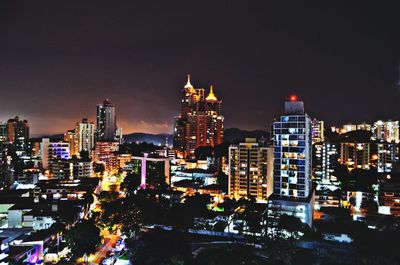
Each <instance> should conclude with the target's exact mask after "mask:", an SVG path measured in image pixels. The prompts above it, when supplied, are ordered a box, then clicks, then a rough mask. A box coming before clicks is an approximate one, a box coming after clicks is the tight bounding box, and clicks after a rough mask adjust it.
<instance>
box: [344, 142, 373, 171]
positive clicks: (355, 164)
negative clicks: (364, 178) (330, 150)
mask: <svg viewBox="0 0 400 265" xmlns="http://www.w3.org/2000/svg"><path fill="white" fill-rule="evenodd" d="M370 151H371V143H359V142H343V143H340V157H339V162H340V163H341V164H343V165H346V166H347V169H348V170H353V169H369V168H370Z"/></svg>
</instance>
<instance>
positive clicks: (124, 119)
mask: <svg viewBox="0 0 400 265" xmlns="http://www.w3.org/2000/svg"><path fill="white" fill-rule="evenodd" d="M89 10H90V11H89ZM395 10H397V8H396V5H387V6H375V5H373V4H370V3H368V2H366V3H365V2H363V5H362V6H358V5H357V4H349V3H347V4H346V6H341V5H339V4H335V5H332V6H330V7H329V8H327V7H324V6H318V5H315V6H313V8H309V7H306V6H303V5H301V4H296V3H292V4H290V5H284V4H271V3H261V2H258V3H245V4H242V5H238V4H234V3H228V2H219V3H214V4H213V5H206V4H205V5H202V4H198V5H195V4H192V5H188V4H181V5H179V4H178V5H176V6H171V5H169V4H166V3H163V4H160V5H154V6H153V5H148V4H141V5H139V4H133V3H131V4H122V3H120V4H118V5H113V6H112V7H109V6H108V4H107V3H106V2H102V1H99V2H96V5H92V4H90V3H86V4H84V3H83V4H82V3H80V4H79V6H78V5H76V6H75V5H73V4H71V3H66V2H58V3H52V2H47V1H44V2H42V3H35V4H33V3H28V2H25V3H24V2H20V3H1V11H0V12H1V22H2V23H1V26H0V33H1V34H2V35H3V36H4V37H3V41H2V43H1V44H0V55H1V56H2V61H1V63H0V88H1V89H2V91H3V98H7V99H8V100H7V101H5V100H3V101H2V104H1V108H0V113H1V115H0V119H1V120H2V121H6V120H7V119H8V118H10V117H14V116H16V115H18V116H19V117H21V118H23V119H27V120H29V122H30V124H31V131H32V135H43V134H54V133H62V132H64V131H65V130H67V129H71V128H72V127H73V125H74V124H75V123H76V122H77V121H79V120H81V119H82V118H84V117H87V118H89V120H90V121H94V120H95V106H96V105H97V104H98V103H99V102H102V101H103V100H104V99H105V98H109V99H110V101H111V102H113V103H114V104H115V106H116V108H117V117H118V121H119V126H120V127H122V128H123V129H124V133H130V132H149V133H172V127H173V117H174V116H176V115H177V114H178V112H179V110H178V109H177V108H176V104H177V103H178V102H179V97H180V90H181V88H182V87H183V86H184V84H185V81H186V80H185V76H186V74H187V73H190V74H192V79H193V85H194V86H195V87H203V88H205V89H207V88H208V87H209V86H210V85H214V90H215V93H216V94H217V95H218V96H219V97H221V98H223V99H224V116H225V118H226V126H225V127H226V128H232V127H238V128H242V129H249V130H252V129H264V130H269V126H270V125H271V124H272V122H273V118H274V117H276V116H277V115H278V114H279V113H280V112H281V111H282V108H281V106H280V102H281V101H282V100H283V99H284V98H285V97H286V96H287V95H289V94H292V93H295V94H297V95H299V98H300V99H301V100H303V101H305V102H306V104H307V109H308V110H309V114H310V116H311V117H315V118H317V119H321V120H325V121H326V122H327V125H329V124H334V125H339V124H341V123H345V122H348V121H352V122H362V121H366V122H372V121H374V120H378V119H384V120H386V119H390V118H391V119H396V118H397V119H398V118H399V116H398V111H397V110H396V109H397V108H396V106H397V105H398V103H399V91H398V88H397V87H396V82H397V81H398V62H399V58H400V54H399V51H398V48H397V47H399V37H398V29H397V27H396V20H395V18H396V12H395ZM282 11H285V12H282ZM72 12H73V14H74V15H73V18H74V19H70V17H71V14H72ZM275 13H276V14H275ZM144 14H146V15H144ZM278 14H279V15H278ZM338 14H339V15H340V17H341V20H337V19H336V18H337V15H338ZM150 16H151V18H152V19H150ZM176 17H178V18H176ZM22 18H23V19H22ZM153 18H154V19H153ZM196 18H207V19H196ZM371 18H373V19H371ZM65 21H68V23H65ZM142 21H146V23H144V22H142ZM182 21H184V23H182ZM316 21H318V23H316ZM100 29H101V30H100ZM26 38H28V39H29V40H30V41H29V42H25V41H24V39H26ZM382 92H383V93H382ZM244 93H245V94H246V98H249V100H247V101H246V102H243V100H242V98H243V97H242V96H243V95H244ZM325 98H329V100H324V99H325ZM72 103H73V106H74V107H73V108H71V107H70V106H71V105H72ZM149 104H154V105H156V106H158V107H157V108H146V107H147V106H148V105H149ZM239 104H244V105H243V107H244V109H246V111H243V110H242V109H241V108H237V106H238V105H239ZM338 106H340V107H338ZM354 109H357V111H353V110H354ZM50 125H51V126H50Z"/></svg>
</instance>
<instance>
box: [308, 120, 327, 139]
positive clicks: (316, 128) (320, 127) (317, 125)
mask: <svg viewBox="0 0 400 265" xmlns="http://www.w3.org/2000/svg"><path fill="white" fill-rule="evenodd" d="M311 128H312V131H311V139H312V143H313V144H314V143H319V142H323V141H324V139H325V137H324V131H325V129H324V121H320V120H317V119H313V120H312V122H311Z"/></svg>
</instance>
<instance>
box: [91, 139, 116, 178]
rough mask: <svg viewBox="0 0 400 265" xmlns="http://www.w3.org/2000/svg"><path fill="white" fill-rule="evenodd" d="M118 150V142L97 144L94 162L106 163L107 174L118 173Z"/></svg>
mask: <svg viewBox="0 0 400 265" xmlns="http://www.w3.org/2000/svg"><path fill="white" fill-rule="evenodd" d="M118 150H119V143H118V142H115V141H114V142H96V147H95V152H94V161H95V162H98V163H104V165H105V170H106V172H107V173H109V174H113V173H116V172H117V171H118V168H119V163H118V158H117V154H116V152H117V151H118Z"/></svg>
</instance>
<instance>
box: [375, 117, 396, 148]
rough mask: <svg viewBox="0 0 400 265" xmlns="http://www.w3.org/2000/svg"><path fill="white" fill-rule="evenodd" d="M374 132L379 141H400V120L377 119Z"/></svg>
mask: <svg viewBox="0 0 400 265" xmlns="http://www.w3.org/2000/svg"><path fill="white" fill-rule="evenodd" d="M372 133H373V138H374V139H375V140H377V141H385V142H389V143H390V142H395V143H399V142H400V139H399V121H376V122H374V126H373V128H372Z"/></svg>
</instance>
